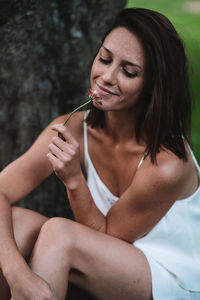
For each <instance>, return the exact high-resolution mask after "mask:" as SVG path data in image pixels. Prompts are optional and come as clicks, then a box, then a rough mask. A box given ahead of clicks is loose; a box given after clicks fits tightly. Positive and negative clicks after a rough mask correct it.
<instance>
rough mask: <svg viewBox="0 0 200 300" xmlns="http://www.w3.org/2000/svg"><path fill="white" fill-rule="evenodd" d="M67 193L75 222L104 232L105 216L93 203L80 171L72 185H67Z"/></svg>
mask: <svg viewBox="0 0 200 300" xmlns="http://www.w3.org/2000/svg"><path fill="white" fill-rule="evenodd" d="M67 194H68V198H69V201H70V205H71V208H72V211H73V213H74V217H75V219H76V221H77V222H79V223H81V224H84V225H87V226H89V227H90V228H93V229H95V230H98V231H101V232H106V217H105V216H104V215H103V214H102V213H101V211H100V210H99V209H98V208H97V206H96V205H95V202H94V200H93V198H92V195H91V193H90V190H89V188H88V185H87V182H86V180H85V178H84V176H83V174H82V173H81V174H80V176H79V178H78V179H77V180H76V181H75V182H74V183H73V184H72V185H70V186H67Z"/></svg>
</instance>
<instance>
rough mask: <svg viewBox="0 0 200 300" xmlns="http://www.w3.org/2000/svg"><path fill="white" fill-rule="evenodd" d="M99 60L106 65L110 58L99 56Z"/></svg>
mask: <svg viewBox="0 0 200 300" xmlns="http://www.w3.org/2000/svg"><path fill="white" fill-rule="evenodd" d="M99 61H100V62H101V63H103V64H105V65H108V64H109V63H110V62H111V60H110V59H104V58H102V57H99Z"/></svg>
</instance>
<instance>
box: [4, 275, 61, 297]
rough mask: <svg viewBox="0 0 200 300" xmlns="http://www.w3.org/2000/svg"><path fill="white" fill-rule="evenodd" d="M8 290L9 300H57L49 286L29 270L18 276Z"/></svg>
mask: <svg viewBox="0 0 200 300" xmlns="http://www.w3.org/2000/svg"><path fill="white" fill-rule="evenodd" d="M10 290H11V295H12V297H11V300H58V298H57V297H56V296H55V293H54V291H53V290H52V288H51V287H50V286H49V284H48V283H47V282H46V281H44V280H43V279H42V278H40V277H39V276H38V275H36V274H35V273H33V272H32V271H31V270H30V271H28V272H26V274H18V278H16V280H15V281H14V283H13V284H10Z"/></svg>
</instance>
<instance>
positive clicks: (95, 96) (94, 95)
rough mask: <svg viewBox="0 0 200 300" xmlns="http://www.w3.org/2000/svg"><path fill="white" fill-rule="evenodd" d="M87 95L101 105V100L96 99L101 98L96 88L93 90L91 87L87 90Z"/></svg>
mask: <svg viewBox="0 0 200 300" xmlns="http://www.w3.org/2000/svg"><path fill="white" fill-rule="evenodd" d="M88 97H89V99H91V101H92V102H94V103H95V104H100V105H102V103H101V101H99V100H97V99H101V97H100V96H99V95H98V92H97V91H96V90H94V91H93V90H92V89H89V90H88Z"/></svg>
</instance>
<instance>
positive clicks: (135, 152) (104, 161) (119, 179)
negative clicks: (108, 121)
mask: <svg viewBox="0 0 200 300" xmlns="http://www.w3.org/2000/svg"><path fill="white" fill-rule="evenodd" d="M143 151H144V148H143V147H133V146H131V145H130V144H129V145H125V144H120V145H114V144H113V143H110V141H109V140H106V139H104V140H98V139H95V138H94V137H92V136H89V138H88V153H89V157H90V160H91V162H92V164H93V166H94V168H95V170H96V173H97V175H98V177H99V178H100V179H101V181H102V182H103V183H104V184H105V185H106V187H107V188H108V189H109V190H110V192H111V193H112V194H114V195H115V196H117V197H119V196H121V195H122V194H123V193H124V192H125V191H126V189H127V188H128V187H129V185H130V184H131V182H132V180H133V178H134V176H135V174H136V171H137V167H138V164H139V162H140V160H141V158H142V156H143Z"/></svg>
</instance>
